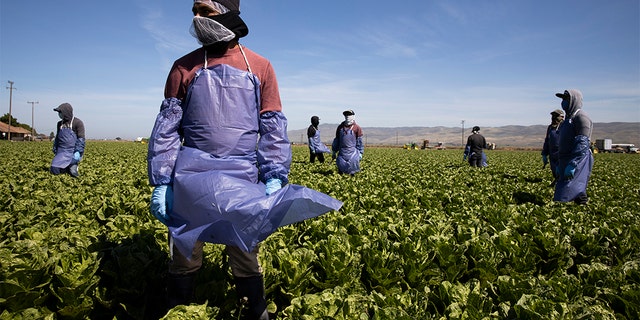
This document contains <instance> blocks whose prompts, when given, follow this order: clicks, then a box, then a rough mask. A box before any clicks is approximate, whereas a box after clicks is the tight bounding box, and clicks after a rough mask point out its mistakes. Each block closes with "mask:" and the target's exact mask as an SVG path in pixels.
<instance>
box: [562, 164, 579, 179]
mask: <svg viewBox="0 0 640 320" xmlns="http://www.w3.org/2000/svg"><path fill="white" fill-rule="evenodd" d="M575 173H576V167H574V166H572V165H570V164H569V165H567V167H566V168H564V176H565V178H569V179H573V175H574V174H575Z"/></svg>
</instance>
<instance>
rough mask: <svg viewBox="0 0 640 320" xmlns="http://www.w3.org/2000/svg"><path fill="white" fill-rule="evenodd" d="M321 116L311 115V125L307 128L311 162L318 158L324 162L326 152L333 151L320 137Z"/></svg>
mask: <svg viewBox="0 0 640 320" xmlns="http://www.w3.org/2000/svg"><path fill="white" fill-rule="evenodd" d="M319 125H320V118H319V117H318V116H312V117H311V125H309V128H307V138H308V139H309V162H311V163H314V162H315V161H316V158H318V162H320V163H324V154H325V153H331V150H329V148H327V146H326V145H325V144H324V143H322V139H320V129H318V126H319Z"/></svg>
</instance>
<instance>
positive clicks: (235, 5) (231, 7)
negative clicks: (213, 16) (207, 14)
mask: <svg viewBox="0 0 640 320" xmlns="http://www.w3.org/2000/svg"><path fill="white" fill-rule="evenodd" d="M193 3H194V4H195V3H202V4H206V5H208V6H210V7H211V8H213V9H215V10H216V11H218V12H220V13H227V11H240V0H215V1H213V0H194V1H193ZM219 4H220V5H222V6H223V7H224V8H225V9H228V10H227V11H224V12H223V11H221V10H220V7H219V6H218V5H219Z"/></svg>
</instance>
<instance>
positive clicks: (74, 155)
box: [73, 151, 80, 162]
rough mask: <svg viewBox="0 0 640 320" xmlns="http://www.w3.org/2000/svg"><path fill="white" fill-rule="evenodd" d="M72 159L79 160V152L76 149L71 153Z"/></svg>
mask: <svg viewBox="0 0 640 320" xmlns="http://www.w3.org/2000/svg"><path fill="white" fill-rule="evenodd" d="M73 160H75V161H76V162H78V161H80V152H78V151H76V152H74V153H73Z"/></svg>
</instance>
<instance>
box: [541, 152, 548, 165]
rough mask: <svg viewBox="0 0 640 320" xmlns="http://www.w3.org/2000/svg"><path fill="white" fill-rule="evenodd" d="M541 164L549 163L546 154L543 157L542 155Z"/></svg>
mask: <svg viewBox="0 0 640 320" xmlns="http://www.w3.org/2000/svg"><path fill="white" fill-rule="evenodd" d="M542 163H543V164H547V163H549V158H547V155H546V154H543V155H542Z"/></svg>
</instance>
